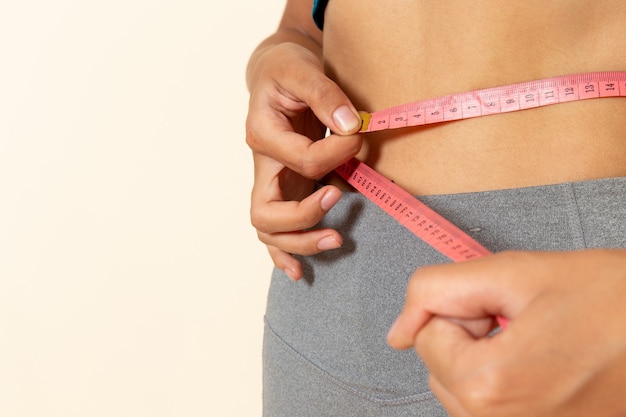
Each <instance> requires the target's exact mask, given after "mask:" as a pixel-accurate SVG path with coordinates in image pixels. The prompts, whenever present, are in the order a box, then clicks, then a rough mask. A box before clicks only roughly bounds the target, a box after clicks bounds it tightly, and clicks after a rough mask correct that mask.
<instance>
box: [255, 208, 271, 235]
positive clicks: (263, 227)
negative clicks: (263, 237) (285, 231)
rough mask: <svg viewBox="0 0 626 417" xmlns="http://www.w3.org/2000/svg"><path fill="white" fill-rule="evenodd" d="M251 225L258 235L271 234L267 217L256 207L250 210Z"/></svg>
mask: <svg viewBox="0 0 626 417" xmlns="http://www.w3.org/2000/svg"><path fill="white" fill-rule="evenodd" d="M250 223H251V224H252V227H254V228H255V229H256V231H257V234H258V233H269V232H270V227H269V224H268V223H267V219H266V217H265V216H264V215H263V213H262V211H261V210H259V209H257V208H255V207H254V206H253V207H252V208H250Z"/></svg>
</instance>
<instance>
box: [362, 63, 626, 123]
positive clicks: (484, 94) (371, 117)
mask: <svg viewBox="0 0 626 417" xmlns="http://www.w3.org/2000/svg"><path fill="white" fill-rule="evenodd" d="M606 97H626V72H617V71H613V72H594V73H587V74H575V75H565V76H561V77H554V78H547V79H543V80H535V81H528V82H523V83H517V84H511V85H506V86H500V87H493V88H486V89H482V90H475V91H469V92H466V93H460V94H452V95H447V96H442V97H437V98H433V99H428V100H420V101H416V102H413V103H407V104H402V105H399V106H395V107H390V108H388V109H385V110H381V111H376V112H373V113H366V112H362V113H361V118H362V120H363V123H362V127H361V132H376V131H379V130H385V129H397V128H402V127H410V126H421V125H426V124H433V123H441V122H448V121H453V120H461V119H470V118H474V117H481V116H487V115H492V114H501V113H509V112H514V111H519V110H526V109H532V108H537V107H543V106H549V105H553V104H559V103H567V102H571V101H579V100H587V99H594V98H606Z"/></svg>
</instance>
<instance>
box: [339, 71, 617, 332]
mask: <svg viewBox="0 0 626 417" xmlns="http://www.w3.org/2000/svg"><path fill="white" fill-rule="evenodd" d="M605 97H626V72H596V73H587V74H576V75H567V76H562V77H555V78H547V79H543V80H536V81H529V82H524V83H518V84H511V85H506V86H500V87H494V88H487V89H483V90H476V91H471V92H467V93H461V94H453V95H448V96H443V97H438V98H434V99H429V100H421V101H417V102H413V103H408V104H403V105H399V106H395V107H391V108H388V109H385V110H381V111H378V112H374V113H362V114H361V117H362V120H363V125H362V128H361V132H363V133H365V132H375V131H380V130H385V129H395V128H402V127H409V126H420V125H427V124H433V123H441V122H447V121H452V120H462V119H469V118H473V117H481V116H488V115H493V114H501V113H508V112H513V111H519V110H525V109H531V108H536V107H543V106H549V105H552V104H559V103H567V102H571V101H579V100H586V99H593V98H605ZM336 171H337V173H338V174H339V175H341V177H343V178H344V179H345V180H346V181H347V182H348V183H349V184H350V185H352V186H353V187H354V188H355V189H356V190H358V191H359V192H361V193H362V194H363V195H364V196H366V197H367V198H368V199H369V200H371V201H372V202H373V203H375V204H376V205H377V206H378V207H380V208H381V209H383V210H384V211H385V212H386V213H387V214H389V215H390V216H392V217H393V218H395V219H396V220H397V221H398V222H400V223H401V224H402V225H404V226H405V227H406V228H407V229H409V230H410V231H411V232H413V233H414V234H415V235H416V236H417V237H419V238H420V239H422V240H423V241H425V242H426V243H428V244H429V245H430V246H432V247H433V248H435V249H436V250H438V251H439V252H441V253H442V254H444V255H445V256H447V257H448V258H450V259H451V260H452V261H454V262H460V261H465V260H469V259H475V258H479V257H482V256H485V255H489V254H490V252H489V250H487V249H486V248H485V247H483V246H482V245H481V244H480V243H478V242H477V241H476V240H474V239H473V238H472V237H470V236H469V235H467V234H466V233H465V232H463V231H462V230H461V229H459V228H458V227H456V226H455V225H453V224H452V223H450V222H449V221H448V220H446V219H445V218H444V217H442V216H441V215H439V214H438V213H436V212H435V211H434V210H432V209H430V208H429V207H427V206H426V205H425V204H424V203H422V202H421V201H419V200H418V199H417V198H415V197H414V196H413V195H411V194H409V193H408V192H407V191H405V190H404V189H402V188H401V187H399V186H397V185H396V184H394V183H393V182H391V181H390V180H389V179H387V178H385V177H384V176H382V175H381V174H379V173H378V172H376V171H375V170H374V169H372V168H370V167H369V166H367V165H366V164H364V163H363V162H361V161H359V160H357V159H355V158H353V159H351V160H350V161H348V162H346V163H344V164H343V165H341V166H339V167H338V168H337V169H336ZM498 322H499V323H500V326H501V327H505V326H506V320H505V319H503V318H500V317H499V318H498Z"/></svg>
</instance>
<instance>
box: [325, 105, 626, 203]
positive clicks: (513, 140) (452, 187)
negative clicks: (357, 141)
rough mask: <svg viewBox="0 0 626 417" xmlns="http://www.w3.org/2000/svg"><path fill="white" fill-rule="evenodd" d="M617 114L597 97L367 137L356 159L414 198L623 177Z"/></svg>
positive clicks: (624, 152) (623, 147)
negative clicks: (414, 196) (417, 196)
mask: <svg viewBox="0 0 626 417" xmlns="http://www.w3.org/2000/svg"><path fill="white" fill-rule="evenodd" d="M624 114H626V98H604V99H598V100H588V101H581V102H573V103H564V104H558V105H555V106H551V107H545V108H537V109H531V110H525V111H522V112H517V113H507V114H501V115H494V116H488V117H480V118H477V119H468V120H461V121H455V122H446V123H442V124H437V125H427V126H421V127H410V128H404V129H397V130H387V131H382V132H376V133H368V134H366V138H365V141H364V146H363V148H362V150H361V152H360V153H359V155H358V156H357V157H358V158H359V159H361V160H363V161H365V162H366V163H367V164H368V165H370V166H372V167H373V168H374V169H376V170H377V171H379V172H380V173H382V174H383V175H385V176H386V177H388V178H390V179H392V180H393V181H395V182H396V183H397V184H398V185H400V186H401V187H403V188H405V189H406V190H407V191H409V192H410V193H412V194H416V195H429V194H450V193H461V192H476V191H487V190H497V189H509V188H519V187H531V186H538V185H549V184H557V183H562V182H572V181H584V180H590V179H598V178H609V177H619V176H626V122H625V121H624V119H623V115H624ZM328 182H331V183H335V184H337V185H339V186H340V187H342V188H344V189H348V188H349V187H348V186H347V185H344V184H343V183H342V181H341V180H338V179H336V178H332V177H329V178H328Z"/></svg>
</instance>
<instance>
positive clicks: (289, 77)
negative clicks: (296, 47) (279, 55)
mask: <svg viewBox="0 0 626 417" xmlns="http://www.w3.org/2000/svg"><path fill="white" fill-rule="evenodd" d="M302 60H303V61H299V60H291V61H290V62H289V63H287V64H283V65H281V71H282V72H283V76H281V77H280V78H279V81H278V79H277V82H278V83H279V87H280V89H281V91H282V92H283V94H284V96H285V97H286V98H287V99H291V100H293V101H294V102H301V103H304V104H305V105H306V106H308V107H310V108H311V109H312V110H313V112H314V113H315V115H316V116H317V117H318V119H319V120H320V121H321V122H322V123H323V124H324V125H325V126H328V128H329V129H330V130H331V131H333V132H337V133H340V134H344V135H345V134H352V133H356V132H357V131H358V130H359V128H360V127H361V118H360V116H359V114H358V112H357V109H356V108H355V107H354V106H353V105H352V102H351V101H350V99H349V98H348V96H347V95H346V94H345V93H344V92H343V90H342V89H341V88H340V87H339V86H338V85H337V84H336V83H335V82H334V81H332V80H331V79H330V78H328V76H327V75H326V74H325V73H324V71H323V68H322V65H321V63H320V61H319V59H318V58H317V57H314V56H311V55H307V56H303V57H302ZM289 104H291V103H289Z"/></svg>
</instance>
